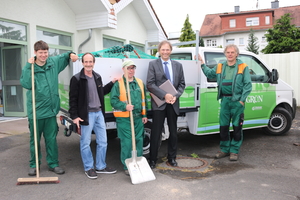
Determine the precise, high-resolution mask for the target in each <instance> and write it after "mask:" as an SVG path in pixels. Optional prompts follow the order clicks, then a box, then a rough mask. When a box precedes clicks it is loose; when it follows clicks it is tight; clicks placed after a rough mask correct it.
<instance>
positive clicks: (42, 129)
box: [20, 40, 78, 176]
mask: <svg viewBox="0 0 300 200" xmlns="http://www.w3.org/2000/svg"><path fill="white" fill-rule="evenodd" d="M34 54H35V55H36V56H35V57H31V58H29V59H28V62H27V63H26V65H25V66H24V67H23V69H22V74H21V78H20V82H21V85H22V87H24V88H25V89H27V94H26V95H27V113H28V114H27V115H28V121H29V129H30V157H31V158H30V161H29V166H30V169H29V173H28V175H29V176H35V175H36V162H35V147H34V130H33V129H34V127H33V111H32V85H31V83H32V82H31V65H32V64H34V83H35V104H36V105H35V109H36V129H37V146H38V155H39V158H38V161H39V165H40V164H41V157H42V156H41V151H40V139H41V135H42V133H43V135H44V138H45V146H46V152H47V157H46V160H47V163H48V167H49V171H53V172H55V173H56V174H64V173H65V171H64V170H63V169H62V168H61V167H59V163H58V147H57V141H56V136H57V132H58V125H57V120H56V115H57V114H58V111H59V109H60V99H59V95H58V74H59V73H60V72H61V71H63V70H64V69H65V68H66V67H67V66H68V64H69V62H70V59H71V60H72V61H73V62H75V61H76V60H77V59H78V56H77V55H76V54H75V53H73V52H67V53H64V54H61V55H58V56H53V57H48V56H49V46H48V44H47V43H46V42H44V41H42V40H40V41H37V42H36V43H35V44H34Z"/></svg>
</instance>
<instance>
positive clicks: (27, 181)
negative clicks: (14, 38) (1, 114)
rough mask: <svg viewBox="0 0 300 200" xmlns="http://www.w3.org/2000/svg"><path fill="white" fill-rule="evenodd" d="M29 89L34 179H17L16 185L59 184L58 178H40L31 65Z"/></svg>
mask: <svg viewBox="0 0 300 200" xmlns="http://www.w3.org/2000/svg"><path fill="white" fill-rule="evenodd" d="M31 87H32V116H33V132H34V149H35V165H36V178H18V180H17V181H18V183H17V185H28V184H29V185H30V184H40V183H59V180H58V177H40V171H39V161H38V159H39V156H38V146H37V131H36V111H35V87H34V64H31Z"/></svg>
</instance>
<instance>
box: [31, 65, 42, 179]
mask: <svg viewBox="0 0 300 200" xmlns="http://www.w3.org/2000/svg"><path fill="white" fill-rule="evenodd" d="M31 93H32V115H33V135H34V150H35V167H36V177H37V178H39V177H40V171H39V160H38V159H39V158H38V147H37V133H36V112H35V87H34V63H32V64H31Z"/></svg>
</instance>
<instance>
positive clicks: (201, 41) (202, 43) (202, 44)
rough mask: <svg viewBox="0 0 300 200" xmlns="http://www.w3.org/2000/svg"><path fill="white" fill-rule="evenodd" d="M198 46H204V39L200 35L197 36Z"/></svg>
mask: <svg viewBox="0 0 300 200" xmlns="http://www.w3.org/2000/svg"><path fill="white" fill-rule="evenodd" d="M199 47H204V40H203V38H202V37H199Z"/></svg>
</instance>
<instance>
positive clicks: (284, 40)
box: [262, 13, 300, 54]
mask: <svg viewBox="0 0 300 200" xmlns="http://www.w3.org/2000/svg"><path fill="white" fill-rule="evenodd" d="M291 20H292V18H291V17H290V13H287V14H284V15H283V16H281V18H280V19H278V20H277V21H276V24H275V25H274V26H273V28H272V29H268V31H267V32H268V33H267V34H265V36H266V39H267V41H268V45H267V46H266V47H265V48H264V49H263V50H262V52H263V53H266V54H268V53H289V52H293V51H300V28H297V27H296V26H295V24H291Z"/></svg>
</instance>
